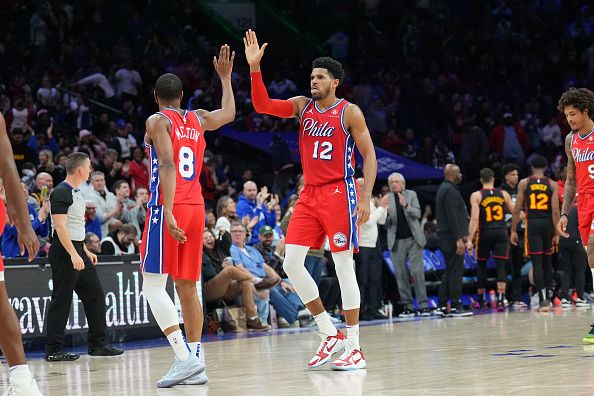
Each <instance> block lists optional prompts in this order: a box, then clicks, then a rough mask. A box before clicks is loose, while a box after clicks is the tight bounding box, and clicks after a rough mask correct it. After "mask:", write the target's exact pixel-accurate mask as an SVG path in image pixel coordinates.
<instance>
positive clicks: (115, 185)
mask: <svg viewBox="0 0 594 396" xmlns="http://www.w3.org/2000/svg"><path fill="white" fill-rule="evenodd" d="M122 184H127V185H128V186H130V183H128V181H127V180H124V179H120V180H116V181H115V182H114V183H113V187H112V188H113V191H116V190H119V189H120V187H122Z"/></svg>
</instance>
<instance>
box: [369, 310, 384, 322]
mask: <svg viewBox="0 0 594 396" xmlns="http://www.w3.org/2000/svg"><path fill="white" fill-rule="evenodd" d="M367 314H368V315H369V316H371V317H372V318H373V319H374V320H385V319H388V315H384V314H383V313H381V312H380V311H379V310H378V309H372V310H370V311H367Z"/></svg>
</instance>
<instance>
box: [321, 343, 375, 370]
mask: <svg viewBox="0 0 594 396" xmlns="http://www.w3.org/2000/svg"><path fill="white" fill-rule="evenodd" d="M366 367H367V363H366V362H365V357H363V353H362V352H361V350H359V349H351V348H349V347H346V348H345V350H344V352H343V353H342V355H340V357H339V358H338V359H336V360H335V361H333V362H332V364H331V365H330V368H331V369H332V370H334V371H352V370H361V369H364V368H366Z"/></svg>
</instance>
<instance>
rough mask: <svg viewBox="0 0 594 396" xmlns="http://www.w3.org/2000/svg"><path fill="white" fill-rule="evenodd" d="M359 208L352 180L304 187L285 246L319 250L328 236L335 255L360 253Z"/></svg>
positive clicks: (288, 230)
mask: <svg viewBox="0 0 594 396" xmlns="http://www.w3.org/2000/svg"><path fill="white" fill-rule="evenodd" d="M356 206H357V187H356V183H355V179H353V178H352V177H350V178H348V179H345V180H337V181H336V182H333V183H329V184H324V185H319V186H314V185H309V184H308V185H305V187H304V188H303V191H302V192H301V194H300V195H299V200H298V201H297V203H296V204H295V209H294V211H293V216H291V220H290V221H289V228H288V229H287V239H286V243H287V244H292V245H300V246H309V247H311V248H313V249H320V248H321V247H322V245H323V244H324V240H325V238H326V236H328V239H329V241H330V250H331V251H332V252H333V253H338V252H343V251H345V250H349V249H351V248H354V249H355V250H358V248H359V235H358V232H359V230H358V228H357V225H356V221H357V217H356V216H353V213H354V211H355V207H356Z"/></svg>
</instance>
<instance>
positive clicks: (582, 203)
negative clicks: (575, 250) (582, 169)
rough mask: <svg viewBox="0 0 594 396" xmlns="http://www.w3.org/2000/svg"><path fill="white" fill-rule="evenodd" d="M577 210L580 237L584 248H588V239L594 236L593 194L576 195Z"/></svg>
mask: <svg viewBox="0 0 594 396" xmlns="http://www.w3.org/2000/svg"><path fill="white" fill-rule="evenodd" d="M577 209H578V223H579V230H580V236H581V237H582V242H583V244H584V246H588V238H589V237H590V235H594V194H592V193H584V194H578V197H577Z"/></svg>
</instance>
